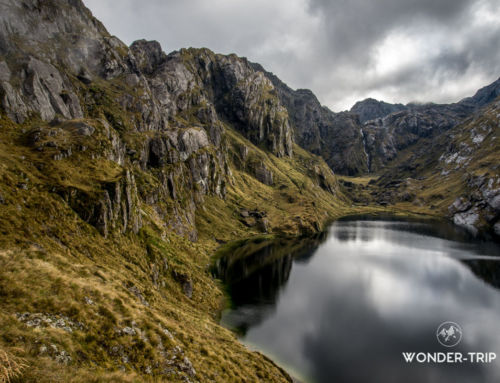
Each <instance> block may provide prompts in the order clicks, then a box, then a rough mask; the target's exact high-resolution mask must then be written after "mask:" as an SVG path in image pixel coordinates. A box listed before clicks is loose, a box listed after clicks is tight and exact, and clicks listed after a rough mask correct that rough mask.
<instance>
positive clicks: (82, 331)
mask: <svg viewBox="0 0 500 383" xmlns="http://www.w3.org/2000/svg"><path fill="white" fill-rule="evenodd" d="M0 104H1V108H0V109H1V110H0V116H1V119H0V158H1V160H0V163H1V165H0V227H1V228H2V229H1V235H0V275H1V276H0V281H1V282H0V296H1V297H2V304H3V306H2V311H1V312H0V317H1V318H0V321H1V322H2V324H3V325H2V330H1V337H0V347H1V348H2V349H5V350H7V351H8V353H9V354H12V355H13V358H14V359H13V360H17V359H16V358H19V357H20V358H24V360H25V361H26V363H25V364H27V365H29V368H27V369H25V371H24V373H23V380H24V381H27V382H41V381H50V382H57V381H60V382H67V381H92V380H94V381H131V380H136V381H144V380H145V379H146V380H147V379H157V380H162V379H163V380H165V381H183V382H186V381H191V382H196V381H216V382H227V381H237V380H242V379H245V380H250V381H257V380H265V381H269V382H286V381H290V377H289V376H288V374H287V373H286V372H285V371H283V370H282V369H280V368H279V367H277V366H276V365H274V364H273V363H272V362H271V361H269V360H268V359H265V358H264V357H263V356H262V355H260V354H258V353H254V352H251V351H249V350H246V349H245V348H244V347H243V346H241V345H240V344H239V343H238V341H237V340H236V338H235V337H234V335H232V334H231V333H230V332H229V331H227V330H225V329H223V328H221V327H220V326H219V325H218V324H217V322H216V317H217V312H218V310H219V309H220V305H221V300H222V290H221V288H220V287H219V286H218V284H217V283H216V282H215V281H214V280H213V278H212V277H211V276H210V275H209V273H208V270H207V264H208V263H209V262H210V256H211V255H212V254H213V252H214V250H215V248H216V247H217V246H218V245H219V244H220V243H222V242H225V241H229V240H235V239H238V238H240V237H246V236H262V235H278V234H284V235H297V234H300V233H307V232H315V231H319V230H321V229H322V227H323V225H324V223H325V222H326V221H327V220H329V219H332V218H333V217H334V216H337V215H340V214H341V213H340V212H342V211H343V209H344V210H345V209H346V206H347V199H346V198H345V197H344V196H342V194H341V193H339V192H338V187H337V182H336V179H335V176H334V175H333V172H332V171H331V169H330V168H329V167H328V166H327V165H326V164H325V162H324V161H323V160H322V159H321V158H320V157H318V156H315V155H313V154H311V153H309V152H307V151H305V150H303V149H302V148H300V147H299V146H297V145H296V144H295V143H294V134H293V127H292V123H291V121H290V117H289V114H288V111H287V109H286V107H285V106H284V105H283V103H282V102H281V100H280V98H279V96H278V91H277V89H276V87H275V86H274V85H273V83H272V81H271V80H270V79H269V78H268V77H266V76H265V74H264V73H262V72H261V71H258V70H255V68H254V67H253V66H252V64H250V63H249V62H248V61H247V60H246V59H244V58H240V57H237V56H236V55H229V56H225V55H219V54H215V53H213V52H211V51H209V50H208V49H182V50H180V51H176V52H172V53H169V54H167V53H165V52H164V51H163V50H162V48H161V46H160V45H159V44H158V43H157V42H154V41H145V40H140V41H136V42H134V43H133V44H132V45H131V46H130V47H128V46H126V45H125V44H123V43H122V42H121V41H120V40H119V39H118V38H116V37H114V36H111V35H110V34H109V33H108V32H107V31H106V29H105V28H104V27H103V26H102V24H101V23H100V22H99V21H98V20H96V19H95V18H94V17H93V16H92V14H91V13H90V12H89V10H88V9H87V8H86V7H85V6H84V5H83V3H82V2H81V1H79V0H50V1H38V0H21V1H18V0H7V1H3V2H1V4H0ZM19 270H23V271H22V273H19ZM4 324H5V325H4ZM12 334H17V335H15V336H14V335H12ZM75 371H76V373H75Z"/></svg>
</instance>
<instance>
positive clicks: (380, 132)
mask: <svg viewBox="0 0 500 383" xmlns="http://www.w3.org/2000/svg"><path fill="white" fill-rule="evenodd" d="M499 94H500V79H498V80H497V81H495V82H493V83H492V84H490V85H488V86H486V87H484V88H481V89H480V90H478V91H477V92H476V94H475V95H474V96H472V97H468V98H465V99H463V100H461V101H459V102H457V103H453V104H432V103H431V104H422V105H419V104H407V105H404V106H403V105H401V104H388V103H385V102H382V101H376V100H371V99H368V100H365V101H362V102H359V103H356V105H355V106H354V107H353V108H352V109H351V112H353V113H358V114H359V116H360V120H361V121H362V122H363V127H362V130H363V133H364V135H365V138H366V141H365V142H366V147H365V150H366V152H367V153H368V162H369V171H370V172H379V171H380V170H382V169H384V168H385V167H386V166H387V164H388V163H389V162H390V161H392V160H394V159H395V158H396V157H397V156H398V154H399V152H400V151H401V150H403V149H405V148H406V147H408V146H411V145H413V144H415V143H417V142H418V141H419V140H420V139H421V138H424V137H432V136H435V135H439V134H441V133H443V132H445V131H447V130H449V129H451V128H452V127H454V126H456V125H457V124H459V123H460V122H461V121H463V120H464V119H465V118H467V117H469V116H471V115H472V114H473V113H474V112H475V111H477V110H479V109H480V108H481V107H483V106H486V105H488V104H489V103H490V102H492V101H493V100H494V99H495V98H496V97H497V96H498V95H499ZM368 117H372V118H368Z"/></svg>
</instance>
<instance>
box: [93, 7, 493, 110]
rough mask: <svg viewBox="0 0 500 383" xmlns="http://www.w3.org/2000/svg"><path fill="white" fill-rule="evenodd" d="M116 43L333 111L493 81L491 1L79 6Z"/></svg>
mask: <svg viewBox="0 0 500 383" xmlns="http://www.w3.org/2000/svg"><path fill="white" fill-rule="evenodd" d="M84 2H85V4H86V5H87V6H88V7H89V8H90V9H91V11H92V12H93V14H94V15H95V16H96V17H97V18H98V19H100V20H101V21H102V22H103V23H104V25H105V26H106V27H107V28H108V30H109V31H110V33H112V34H114V35H116V36H118V37H119V38H120V39H121V40H123V41H124V42H125V43H127V44H130V43H131V42H132V41H134V40H137V39H141V38H145V39H148V40H157V41H159V42H160V43H161V45H162V47H163V50H164V51H166V52H167V53H168V52H171V51H173V50H177V49H180V48H183V47H207V48H210V49H212V50H213V51H215V52H218V53H236V54H238V55H240V56H246V57H248V59H249V60H251V61H254V62H258V63H260V64H262V65H263V66H264V68H266V69H267V70H269V71H271V72H273V73H275V74H276V75H277V76H278V77H280V78H281V79H282V80H283V81H285V82H286V83H287V84H288V85H289V86H291V87H292V88H309V89H311V90H312V91H313V92H314V93H315V94H316V95H317V96H318V98H319V100H320V101H321V103H322V104H325V105H327V106H328V107H330V108H331V109H332V110H334V111H340V110H345V109H350V107H351V106H352V105H353V104H354V102H355V101H357V100H361V99H364V98H367V97H373V98H377V99H380V100H384V101H388V102H402V103H407V102H410V101H421V102H426V101H433V102H452V101H457V100H459V99H461V98H463V97H466V96H469V95H472V94H473V93H474V92H475V91H476V90H477V89H478V88H480V87H482V86H484V85H487V84H489V83H491V82H493V81H494V80H496V79H497V78H499V77H500V0H120V1H116V0H84Z"/></svg>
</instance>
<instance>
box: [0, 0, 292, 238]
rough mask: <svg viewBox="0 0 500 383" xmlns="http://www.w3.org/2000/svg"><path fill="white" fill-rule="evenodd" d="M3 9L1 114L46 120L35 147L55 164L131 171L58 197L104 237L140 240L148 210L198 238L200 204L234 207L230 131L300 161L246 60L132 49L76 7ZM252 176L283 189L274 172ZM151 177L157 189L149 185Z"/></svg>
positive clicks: (275, 101)
mask: <svg viewBox="0 0 500 383" xmlns="http://www.w3.org/2000/svg"><path fill="white" fill-rule="evenodd" d="M0 11H1V12H0V21H1V23H0V101H1V106H2V108H3V109H4V110H5V112H6V114H7V115H8V116H9V118H11V119H12V120H13V121H14V122H17V123H22V122H25V121H27V120H29V119H32V118H34V117H37V116H38V117H40V119H41V120H42V121H45V122H46V123H45V124H43V123H42V124H40V125H39V126H38V127H37V128H36V129H33V130H31V131H30V132H29V134H28V135H27V144H28V145H29V146H31V147H32V148H33V150H37V151H39V152H41V153H47V154H48V155H50V158H52V159H53V160H62V159H65V158H68V157H71V156H74V155H75V153H82V152H87V153H88V155H89V156H91V157H92V158H94V159H97V158H106V159H108V160H110V161H113V162H115V163H117V164H118V165H120V166H122V167H123V168H124V169H127V173H126V174H127V175H126V176H124V177H123V178H122V180H121V181H116V180H113V181H110V182H109V183H105V182H104V183H103V184H102V185H101V186H100V187H102V188H104V190H105V191H104V192H103V193H101V194H99V193H98V194H95V193H89V192H88V191H85V190H78V188H77V189H75V190H72V189H71V188H70V189H68V190H62V191H60V192H61V194H62V195H63V196H64V197H65V198H67V200H68V202H70V206H72V207H73V208H74V209H75V211H76V212H77V213H79V214H80V215H81V216H82V218H84V219H85V220H86V221H87V222H89V223H91V224H93V225H94V226H96V228H98V229H99V231H100V232H101V233H102V234H104V235H109V234H110V233H111V232H124V231H125V230H129V229H130V230H132V231H134V232H135V231H137V229H138V227H140V213H139V209H138V208H137V206H139V205H140V204H141V203H147V204H149V205H151V206H153V207H154V209H155V211H156V212H157V213H158V215H159V216H160V217H161V218H163V219H164V220H165V222H166V223H167V226H168V227H170V228H172V229H173V230H175V231H176V232H178V233H179V234H183V235H187V236H188V237H190V238H191V239H196V236H197V235H196V228H195V224H194V222H195V212H196V209H197V207H198V206H199V205H200V204H202V203H203V201H204V196H205V195H216V196H218V197H220V198H224V196H225V194H226V185H227V183H228V182H230V177H231V170H230V168H229V166H228V154H227V150H228V148H227V143H226V140H225V129H226V127H227V126H229V127H231V128H234V129H236V130H238V131H239V132H241V134H242V135H243V136H245V137H246V138H248V139H249V140H250V141H252V142H253V143H254V144H256V145H258V146H261V147H262V148H264V149H266V150H269V151H270V152H271V153H273V154H274V155H276V156H278V157H283V156H288V157H292V156H293V133H292V128H291V126H290V123H289V117H288V112H287V110H286V108H285V107H284V106H283V105H282V103H281V101H280V99H279V97H278V95H277V91H276V89H275V88H274V86H273V84H272V82H271V81H270V80H269V79H268V78H267V77H266V76H265V75H264V74H263V73H262V72H260V71H257V70H255V69H254V68H253V67H252V65H251V64H250V63H249V62H248V61H247V60H246V59H244V58H239V57H237V56H236V55H229V56H224V55H217V54H214V53H213V52H211V51H209V50H208V49H183V50H181V51H177V52H172V53H170V54H166V53H165V52H163V50H162V49H161V46H160V44H159V43H158V42H155V41H146V40H139V41H136V42H134V43H133V44H132V45H131V47H130V48H129V47H127V46H126V45H125V44H123V43H122V42H121V41H120V40H119V39H117V38H116V37H113V36H110V35H109V33H108V32H107V31H106V29H105V28H104V27H103V26H102V25H101V23H99V22H98V21H97V20H96V19H94V18H93V17H92V15H91V13H90V12H89V11H88V9H87V8H85V6H84V5H83V3H82V2H81V1H76V0H75V1H73V0H71V1H70V0H53V1H50V2H40V1H36V0H22V1H14V0H7V1H5V2H2V4H0ZM252 171H253V174H254V175H255V176H256V177H257V178H258V179H260V180H261V182H263V183H265V184H268V185H272V184H273V174H272V172H271V171H270V170H268V169H267V168H266V167H265V165H262V166H257V167H254V168H252ZM143 173H144V174H143ZM145 173H148V174H150V175H152V176H153V179H154V180H155V182H156V183H157V187H154V188H153V187H146V186H145V185H143V182H142V181H141V180H143V179H145V178H147V177H148V176H146V175H145ZM135 180H138V181H137V185H136V186H135ZM131 184H134V186H130V185H131ZM130 188H131V189H132V190H133V192H132V191H131V190H129V189H130ZM71 196H73V197H74V198H72V197H71ZM76 200H80V202H81V203H80V202H79V203H76V202H75V201H76ZM83 201H85V202H83ZM127 201H128V202H130V201H133V203H131V204H127V203H126V202H127ZM165 201H169V202H168V203H164V202H165ZM83 205H86V206H83ZM134 215H137V216H134Z"/></svg>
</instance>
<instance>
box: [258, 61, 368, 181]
mask: <svg viewBox="0 0 500 383" xmlns="http://www.w3.org/2000/svg"><path fill="white" fill-rule="evenodd" d="M252 66H253V67H254V68H255V69H256V70H258V71H260V72H262V73H264V74H265V75H266V76H267V78H269V79H270V80H271V81H272V83H273V85H274V87H275V88H276V90H277V92H278V96H279V98H280V100H281V102H282V103H283V105H284V106H285V107H286V108H287V110H288V115H289V116H290V122H291V125H292V127H293V129H294V135H295V141H296V142H297V144H299V145H300V146H302V147H303V148H304V149H306V150H309V151H310V152H312V153H315V154H319V155H321V156H322V157H323V158H324V159H325V161H326V163H327V164H328V165H329V166H330V167H331V168H332V169H333V170H334V171H335V172H338V173H341V174H348V175H354V174H359V173H364V172H367V171H368V160H367V155H366V153H365V150H364V137H363V132H362V130H361V126H362V125H361V123H360V121H359V118H358V116H357V115H355V114H353V113H348V112H341V113H334V112H332V111H331V110H330V109H328V108H326V107H324V106H322V105H321V104H320V103H319V101H318V99H317V98H316V96H315V95H314V94H313V93H312V92H311V91H310V90H307V89H298V90H293V89H291V88H290V87H288V86H287V85H286V84H285V83H283V82H282V81H281V80H280V79H279V78H278V77H276V76H275V75H274V74H272V73H269V72H266V71H265V70H264V69H263V68H262V66H260V65H259V64H252Z"/></svg>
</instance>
